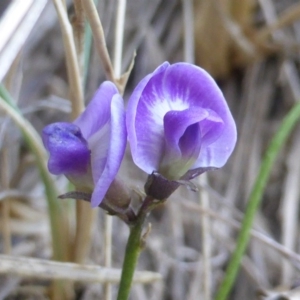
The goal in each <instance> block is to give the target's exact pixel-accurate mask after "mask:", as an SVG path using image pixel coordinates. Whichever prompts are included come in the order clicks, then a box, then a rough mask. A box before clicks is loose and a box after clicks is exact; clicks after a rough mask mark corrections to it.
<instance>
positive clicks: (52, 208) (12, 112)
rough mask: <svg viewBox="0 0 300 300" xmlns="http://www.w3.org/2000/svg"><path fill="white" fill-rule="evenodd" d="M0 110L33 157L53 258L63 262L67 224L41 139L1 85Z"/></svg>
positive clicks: (65, 256)
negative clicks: (44, 201) (44, 200)
mask: <svg viewBox="0 0 300 300" xmlns="http://www.w3.org/2000/svg"><path fill="white" fill-rule="evenodd" d="M0 108H1V109H3V110H4V111H5V112H6V113H7V115H9V116H10V117H11V118H12V120H13V121H14V122H15V124H16V125H17V126H18V127H19V129H20V130H21V132H22V135H23V138H24V140H25V142H26V144H27V145H28V147H29V149H30V150H31V151H32V153H33V154H34V156H35V159H36V162H37V165H38V168H39V171H40V175H41V179H42V181H43V184H44V186H45V193H46V198H47V203H48V210H49V218H50V225H51V236H52V247H53V258H54V259H55V260H60V261H64V260H66V259H67V253H68V252H67V247H68V242H67V241H68V224H66V218H65V216H64V211H63V207H62V203H61V202H60V201H59V200H58V199H57V195H58V191H57V189H56V186H55V183H54V181H53V179H52V177H51V175H50V174H49V172H48V168H47V165H46V161H47V154H46V152H45V149H44V147H43V144H42V141H41V138H40V136H39V134H38V133H37V132H36V130H35V129H34V128H33V126H32V125H31V124H30V123H29V122H28V121H27V120H26V119H25V118H24V117H23V116H22V114H21V113H20V110H19V109H18V107H16V105H15V104H14V102H13V99H12V97H11V96H10V94H9V93H8V91H7V90H6V89H5V87H4V86H3V85H2V84H1V85H0Z"/></svg>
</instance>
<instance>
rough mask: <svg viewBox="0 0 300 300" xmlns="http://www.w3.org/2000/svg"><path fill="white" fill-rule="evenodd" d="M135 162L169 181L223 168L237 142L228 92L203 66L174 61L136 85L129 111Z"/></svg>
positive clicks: (149, 172) (129, 135)
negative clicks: (225, 91) (224, 91)
mask: <svg viewBox="0 0 300 300" xmlns="http://www.w3.org/2000/svg"><path fill="white" fill-rule="evenodd" d="M126 124H127V131H128V138H129V142H130V146H131V152H132V157H133V160H134V162H135V164H136V165H137V166H138V167H139V168H141V169H142V170H143V171H145V172H146V173H148V174H151V173H152V172H159V173H160V174H162V175H163V176H164V177H165V178H167V179H169V180H176V179H180V178H183V177H184V178H186V176H185V175H186V174H187V173H188V172H189V171H190V170H193V174H195V173H197V170H199V172H201V173H203V171H205V170H206V169H207V170H208V169H211V168H220V167H222V166H223V165H224V164H225V163H226V161H227V160H228V158H229V156H230V155H231V153H232V151H233V149H234V147H235V143H236V126H235V122H234V120H233V118H232V115H231V113H230V111H229V108H228V105H227V103H226V100H225V99H224V96H223V94H222V92H221V90H220V89H219V87H218V86H217V84H216V83H215V81H214V80H213V78H212V77H211V76H210V75H209V74H208V73H207V72H206V71H204V70H203V69H201V68H199V67H197V66H195V65H191V64H188V63H176V64H173V65H170V64H169V63H168V62H165V63H163V64H162V65H161V66H159V67H158V68H157V69H156V70H155V71H154V72H153V73H152V74H149V75H148V76H146V77H145V78H144V79H143V80H142V81H141V82H140V83H139V84H138V86H137V87H136V88H135V90H134V91H133V94H132V95H131V97H130V99H129V103H128V110H127V116H126Z"/></svg>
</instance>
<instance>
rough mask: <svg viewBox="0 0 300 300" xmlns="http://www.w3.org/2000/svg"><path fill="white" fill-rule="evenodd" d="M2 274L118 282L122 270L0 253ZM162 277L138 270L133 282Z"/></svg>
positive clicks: (0, 271)
mask: <svg viewBox="0 0 300 300" xmlns="http://www.w3.org/2000/svg"><path fill="white" fill-rule="evenodd" d="M0 274H11V275H18V276H22V277H30V278H37V279H51V280H53V279H60V280H70V281H80V282H98V283H106V282H110V283H118V282H119V279H120V275H121V271H120V270H118V269H113V268H102V267H97V266H88V265H79V264H74V263H60V262H54V261H46V260H41V259H34V258H28V257H15V256H8V255H0ZM161 279H162V278H161V275H160V274H158V273H154V272H136V273H135V275H134V279H133V282H134V283H150V282H153V281H157V280H161Z"/></svg>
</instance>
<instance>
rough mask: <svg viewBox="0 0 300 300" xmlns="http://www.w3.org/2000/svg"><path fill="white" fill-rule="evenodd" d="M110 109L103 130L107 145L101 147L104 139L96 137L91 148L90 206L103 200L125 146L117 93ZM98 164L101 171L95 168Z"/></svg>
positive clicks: (124, 131)
mask: <svg viewBox="0 0 300 300" xmlns="http://www.w3.org/2000/svg"><path fill="white" fill-rule="evenodd" d="M110 109H111V110H110V113H111V117H110V120H109V123H108V124H107V125H106V126H107V129H105V130H104V132H103V134H104V135H103V137H104V140H105V143H107V140H109V142H108V143H107V145H109V146H108V147H107V148H106V147H102V146H101V145H103V142H104V140H103V139H97V142H95V144H94V145H93V149H92V158H91V160H92V172H93V178H94V181H95V189H94V192H93V195H92V199H91V205H92V207H97V206H98V205H99V204H100V203H101V201H102V200H103V198H104V196H105V194H106V192H107V190H108V188H109V186H110V185H111V183H112V181H113V180H114V178H115V177H116V175H117V173H118V170H119V168H120V165H121V162H122V159H123V157H124V153H125V148H126V124H125V110H124V104H123V99H122V97H121V96H120V95H119V94H116V95H114V96H113V97H112V101H111V106H110ZM97 145H98V146H99V147H97ZM105 151H106V153H105ZM104 154H106V155H105V157H106V160H105V164H104V165H103V162H104V160H103V157H104ZM99 166H100V168H99V169H101V170H102V171H101V172H99V170H97V169H98V167H99Z"/></svg>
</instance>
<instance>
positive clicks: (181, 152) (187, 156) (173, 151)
mask: <svg viewBox="0 0 300 300" xmlns="http://www.w3.org/2000/svg"><path fill="white" fill-rule="evenodd" d="M222 128H223V122H222V120H221V119H220V118H219V117H218V116H217V115H216V114H215V113H214V112H212V111H211V110H209V109H207V110H206V109H203V108H199V107H193V108H189V109H186V110H183V111H170V112H168V113H167V114H166V115H165V117H164V133H165V140H166V147H165V154H164V159H163V160H162V161H161V167H160V171H161V173H162V174H163V175H164V176H166V177H167V178H170V179H173V180H174V179H179V178H180V177H181V176H182V175H184V174H185V173H186V172H187V171H188V170H189V169H190V168H191V167H192V165H193V164H194V163H195V161H196V160H197V158H198V156H199V153H200V149H201V148H202V147H203V146H205V145H207V144H210V143H212V142H213V141H215V140H216V139H218V138H219V136H220V134H221V133H222Z"/></svg>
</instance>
